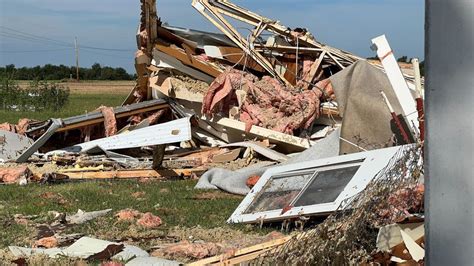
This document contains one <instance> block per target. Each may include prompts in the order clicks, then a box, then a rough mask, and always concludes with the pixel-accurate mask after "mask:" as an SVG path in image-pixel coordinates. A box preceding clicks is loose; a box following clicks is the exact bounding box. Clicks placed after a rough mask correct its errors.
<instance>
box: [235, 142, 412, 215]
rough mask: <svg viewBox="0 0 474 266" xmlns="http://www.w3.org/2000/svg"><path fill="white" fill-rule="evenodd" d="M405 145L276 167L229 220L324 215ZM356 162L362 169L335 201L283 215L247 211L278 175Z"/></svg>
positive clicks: (383, 165) (295, 173) (354, 193)
mask: <svg viewBox="0 0 474 266" xmlns="http://www.w3.org/2000/svg"><path fill="white" fill-rule="evenodd" d="M405 146H407V145H405ZM405 146H397V147H390V148H385V149H379V150H373V151H367V152H361V153H353V154H348V155H342V156H337V157H332V158H325V159H319V160H314V161H310V162H301V163H295V164H288V165H282V166H277V167H272V168H270V169H268V170H267V171H265V173H264V174H263V175H262V177H261V178H260V179H259V181H258V182H257V184H256V185H255V186H254V187H253V189H252V190H251V191H250V192H249V193H248V194H247V196H246V197H245V198H244V199H243V200H242V202H241V203H240V205H239V206H238V207H237V209H235V211H234V213H233V214H232V215H231V217H230V218H229V219H228V220H227V222H228V223H254V222H262V221H263V222H270V221H281V220H285V219H289V218H295V217H299V216H313V215H324V214H328V213H331V212H334V211H336V210H337V208H338V207H339V206H343V205H342V204H343V202H344V201H345V200H346V199H349V198H351V197H353V196H355V195H357V194H358V193H359V192H361V191H362V190H363V189H364V188H365V187H366V186H367V185H368V184H369V182H370V181H371V180H372V179H373V178H374V177H375V176H376V175H377V173H378V172H379V171H380V170H381V169H383V168H384V167H385V166H386V165H387V164H388V163H389V161H390V159H391V158H392V157H393V156H394V155H395V154H396V153H397V152H398V151H399V150H400V149H403V147H405ZM356 165H360V167H359V169H358V170H357V171H356V173H355V175H354V176H353V177H352V179H351V180H350V181H349V183H348V184H347V185H346V186H345V187H344V189H343V191H342V192H341V193H340V194H339V196H338V197H337V198H336V199H335V200H334V201H333V202H329V203H322V204H315V205H309V206H299V207H292V206H290V208H289V210H287V211H286V212H284V213H283V214H282V210H283V209H277V210H269V211H262V212H255V213H246V211H247V209H248V208H249V207H250V206H251V205H252V203H253V202H254V200H255V199H257V197H258V196H259V195H260V194H261V192H263V191H264V189H263V188H265V187H266V186H267V184H268V183H269V182H270V181H272V177H274V176H282V175H284V176H289V175H298V174H301V173H305V172H306V173H308V172H311V171H312V172H322V171H325V170H331V169H338V168H346V167H351V166H356ZM313 177H314V176H313ZM316 178H317V175H316ZM312 180H313V178H309V179H308V181H306V185H305V186H304V187H303V189H301V190H302V191H303V190H304V189H305V188H306V187H307V186H308V185H309V184H310V183H311V182H312ZM300 194H301V193H300ZM295 200H297V198H295V199H294V200H293V202H295Z"/></svg>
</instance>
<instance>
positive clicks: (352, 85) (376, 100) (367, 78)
mask: <svg viewBox="0 0 474 266" xmlns="http://www.w3.org/2000/svg"><path fill="white" fill-rule="evenodd" d="M329 80H330V81H331V85H332V88H333V90H334V93H335V95H336V101H337V104H338V109H339V115H340V116H341V117H342V118H343V120H342V128H341V137H342V138H344V139H346V140H348V141H350V142H352V143H354V144H356V145H358V146H360V147H362V148H364V149H366V150H374V149H381V148H385V147H391V146H396V145H397V142H398V145H400V144H404V142H403V138H402V137H401V135H400V133H399V130H398V128H397V127H396V125H395V123H394V122H393V121H392V116H391V114H390V111H389V109H388V107H387V105H386V103H385V102H384V100H383V98H382V96H381V94H380V91H383V92H384V93H385V95H386V96H387V98H388V100H389V102H390V103H391V105H392V107H393V109H394V111H395V113H396V114H402V113H403V112H402V108H401V106H400V103H399V102H398V99H397V96H396V95H395V92H394V90H393V89H392V85H391V84H390V81H389V80H388V77H387V74H385V73H384V72H382V71H380V70H379V69H377V68H375V67H374V66H372V65H370V64H369V63H368V62H367V61H364V60H360V61H357V62H356V63H354V64H353V65H351V66H349V67H347V68H346V69H344V70H342V71H340V72H338V73H336V74H334V75H333V76H331V77H330V78H329ZM413 104H415V101H414V100H413ZM361 151H362V150H361V149H360V148H358V147H356V146H354V145H352V144H349V143H347V142H345V141H343V140H341V150H340V154H348V153H354V152H361Z"/></svg>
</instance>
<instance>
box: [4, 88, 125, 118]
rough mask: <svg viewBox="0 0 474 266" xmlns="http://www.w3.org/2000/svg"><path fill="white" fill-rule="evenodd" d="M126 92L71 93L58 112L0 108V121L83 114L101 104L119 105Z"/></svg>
mask: <svg viewBox="0 0 474 266" xmlns="http://www.w3.org/2000/svg"><path fill="white" fill-rule="evenodd" d="M125 97H126V94H101V93H97V94H92V93H90V94H78V93H71V95H70V96H69V102H68V104H67V105H66V106H65V107H64V108H63V109H62V110H61V111H59V112H54V111H45V112H13V111H4V110H0V123H3V122H9V123H13V124H16V123H17V122H18V120H19V119H21V118H30V119H36V120H46V119H49V118H65V117H70V116H75V115H80V114H84V113H86V112H91V111H94V110H95V109H97V108H98V107H99V106H101V105H105V106H112V107H115V106H119V105H121V104H122V102H123V100H124V99H125Z"/></svg>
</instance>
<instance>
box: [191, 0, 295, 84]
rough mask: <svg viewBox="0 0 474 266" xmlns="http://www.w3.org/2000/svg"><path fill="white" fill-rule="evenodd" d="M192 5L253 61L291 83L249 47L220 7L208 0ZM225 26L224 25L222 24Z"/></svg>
mask: <svg viewBox="0 0 474 266" xmlns="http://www.w3.org/2000/svg"><path fill="white" fill-rule="evenodd" d="M193 7H194V8H195V9H196V10H197V11H199V13H201V14H202V15H203V16H204V17H206V18H207V19H208V20H209V21H210V22H211V23H212V24H214V25H215V26H216V27H217V28H218V29H219V30H220V31H222V32H223V33H224V34H225V35H227V37H229V38H230V39H231V40H232V41H233V42H234V43H235V44H237V45H238V46H239V47H240V48H241V49H242V50H243V51H246V52H247V53H248V54H249V55H250V56H251V57H252V58H253V59H254V60H255V61H257V62H259V64H260V65H261V66H262V67H263V68H265V69H266V70H267V71H268V73H269V74H271V75H272V76H274V77H275V78H279V79H280V80H281V81H283V82H285V83H286V84H287V85H290V86H291V84H290V83H289V82H288V81H287V80H286V79H285V78H284V76H283V75H281V74H280V73H277V72H275V70H274V68H273V67H272V65H271V63H270V62H269V61H268V60H267V58H265V57H264V56H263V55H261V54H260V53H258V52H256V51H255V50H253V49H250V43H248V42H247V40H246V39H245V38H243V37H242V36H241V35H240V33H239V32H238V31H237V30H236V29H235V28H234V27H233V26H232V25H231V24H230V23H228V22H227V20H226V19H225V18H224V17H222V15H221V14H220V13H219V12H220V11H222V10H221V9H217V8H215V7H213V6H212V5H211V4H210V3H209V1H207V0H198V1H196V0H194V1H193ZM206 9H207V11H209V13H211V14H212V15H213V16H214V17H216V18H217V19H218V20H219V22H220V23H218V22H217V21H216V20H215V19H213V18H212V17H211V16H210V15H209V14H208V13H206ZM223 25H224V26H225V27H224V26H223Z"/></svg>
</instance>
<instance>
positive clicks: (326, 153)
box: [195, 129, 340, 195]
mask: <svg viewBox="0 0 474 266" xmlns="http://www.w3.org/2000/svg"><path fill="white" fill-rule="evenodd" d="M339 136H340V129H336V130H335V131H334V132H333V133H331V134H330V135H329V136H327V137H326V138H324V139H322V140H320V141H318V142H316V143H315V144H314V145H313V146H311V148H309V149H307V150H305V151H303V152H301V153H299V154H297V155H295V156H293V157H292V158H290V159H289V160H288V161H286V162H285V163H282V164H280V165H284V164H290V163H296V162H305V161H311V160H317V159H322V158H328V157H333V156H337V155H338V154H339ZM268 168H269V166H268V164H266V165H265V164H264V165H262V164H260V165H259V164H257V165H252V166H249V167H246V168H242V169H239V170H237V171H230V170H227V169H221V168H212V169H209V170H208V171H207V172H205V173H204V174H203V175H202V176H201V178H200V179H199V181H198V183H197V184H196V186H195V188H196V189H222V190H225V191H227V192H230V193H233V194H240V195H247V193H248V192H249V191H250V189H249V188H248V187H247V185H246V181H247V179H248V178H249V177H250V176H253V175H259V176H261V175H262V174H263V173H264V172H265V170H267V169H268Z"/></svg>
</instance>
